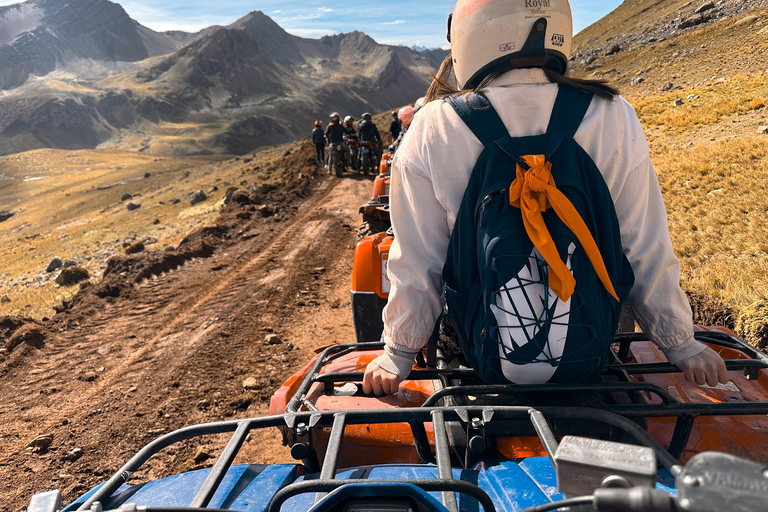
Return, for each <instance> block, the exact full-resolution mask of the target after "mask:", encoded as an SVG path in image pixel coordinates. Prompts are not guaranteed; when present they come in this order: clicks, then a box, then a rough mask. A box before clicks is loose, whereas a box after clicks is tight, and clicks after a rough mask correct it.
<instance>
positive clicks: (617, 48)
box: [605, 43, 621, 57]
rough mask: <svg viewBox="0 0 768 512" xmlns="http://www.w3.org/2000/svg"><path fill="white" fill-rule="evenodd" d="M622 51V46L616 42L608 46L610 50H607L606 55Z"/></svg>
mask: <svg viewBox="0 0 768 512" xmlns="http://www.w3.org/2000/svg"><path fill="white" fill-rule="evenodd" d="M620 51H621V46H620V45H619V44H617V43H614V44H612V45H611V46H610V47H608V50H606V52H605V55H606V57H607V56H609V55H615V54H617V53H619V52H620Z"/></svg>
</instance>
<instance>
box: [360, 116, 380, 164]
mask: <svg viewBox="0 0 768 512" xmlns="http://www.w3.org/2000/svg"><path fill="white" fill-rule="evenodd" d="M357 136H358V138H359V139H360V142H368V143H370V144H371V146H372V149H373V153H374V155H375V157H376V158H375V160H374V162H373V165H372V166H371V168H372V169H378V168H379V161H380V160H381V144H382V140H381V135H380V134H379V129H378V128H377V127H376V125H375V124H374V123H373V118H372V117H371V114H369V113H368V112H366V113H364V114H363V120H362V121H361V122H360V125H359V126H358V130H357Z"/></svg>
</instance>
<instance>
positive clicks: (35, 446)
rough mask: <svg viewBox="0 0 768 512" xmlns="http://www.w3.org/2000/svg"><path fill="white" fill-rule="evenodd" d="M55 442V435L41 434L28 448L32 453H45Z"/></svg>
mask: <svg viewBox="0 0 768 512" xmlns="http://www.w3.org/2000/svg"><path fill="white" fill-rule="evenodd" d="M51 443H53V436H52V435H51V434H40V435H39V436H37V437H36V438H34V439H33V440H32V441H30V442H29V444H28V445H27V450H28V451H30V452H32V453H45V452H47V451H48V448H50V447H51Z"/></svg>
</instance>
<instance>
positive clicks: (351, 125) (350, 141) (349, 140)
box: [344, 116, 358, 170]
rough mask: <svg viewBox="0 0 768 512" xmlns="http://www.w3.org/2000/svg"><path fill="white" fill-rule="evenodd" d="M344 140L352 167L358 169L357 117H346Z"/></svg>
mask: <svg viewBox="0 0 768 512" xmlns="http://www.w3.org/2000/svg"><path fill="white" fill-rule="evenodd" d="M344 141H345V142H346V146H347V156H348V160H349V163H350V166H351V167H352V169H354V170H357V150H358V147H357V132H356V131H355V118H354V117H352V116H347V117H345V118H344Z"/></svg>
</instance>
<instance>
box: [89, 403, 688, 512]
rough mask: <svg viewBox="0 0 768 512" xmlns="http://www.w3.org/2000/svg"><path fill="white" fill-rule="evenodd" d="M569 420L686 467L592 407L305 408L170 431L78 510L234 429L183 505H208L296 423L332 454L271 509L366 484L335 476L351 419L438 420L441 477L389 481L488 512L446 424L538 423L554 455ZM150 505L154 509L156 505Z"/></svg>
mask: <svg viewBox="0 0 768 512" xmlns="http://www.w3.org/2000/svg"><path fill="white" fill-rule="evenodd" d="M569 418H589V419H592V420H598V421H602V422H605V423H607V424H609V425H612V426H614V427H617V428H620V429H622V430H623V431H624V432H626V433H627V434H629V435H630V436H632V437H633V438H634V439H635V441H636V442H637V443H638V444H640V445H643V446H647V447H650V448H652V449H653V450H654V451H655V452H656V454H657V458H658V460H659V462H660V463H661V464H662V465H663V466H664V467H666V468H667V469H669V470H670V472H672V474H676V473H677V472H678V471H679V466H677V462H676V461H675V459H674V458H673V457H672V456H671V455H670V454H669V453H668V452H667V451H666V450H665V449H664V448H663V447H662V446H661V445H659V444H658V443H657V442H656V441H655V440H654V439H653V438H652V437H651V436H650V435H648V433H647V432H645V430H643V429H642V428H641V427H640V426H638V425H637V424H636V423H633V422H632V421H630V420H628V419H626V418H623V417H621V416H619V415H617V414H614V413H610V412H605V411H599V410H594V409H589V408H577V407H568V408H561V407H543V408H540V409H534V408H531V407H524V406H519V407H513V406H504V407H455V408H444V407H419V408H410V409H369V410H355V411H324V412H300V413H291V414H282V415H276V416H267V417H263V418H251V419H244V420H233V421H226V422H218V423H208V424H202V425H196V426H192V427H187V428H183V429H180V430H177V431H175V432H171V433H169V434H166V435H164V436H162V437H160V438H158V439H156V440H155V441H153V442H152V443H150V444H148V445H147V446H145V447H144V448H143V449H142V450H141V451H139V452H138V453H137V454H136V455H135V456H134V457H133V458H132V459H131V460H130V461H128V463H127V464H125V465H124V466H123V467H122V468H121V469H120V470H119V471H118V472H117V473H115V475H113V476H112V477H111V478H110V479H109V480H108V481H107V482H106V483H105V484H104V485H103V486H102V487H101V488H99V490H98V491H97V492H96V493H94V494H93V496H91V497H90V498H89V499H88V500H86V501H85V502H83V503H82V504H81V505H80V507H79V508H78V510H81V511H87V510H91V506H92V505H93V504H94V503H96V502H99V503H101V502H105V501H106V500H107V499H108V498H109V497H110V496H112V494H113V493H114V492H115V491H116V490H117V489H118V488H119V487H120V486H121V485H123V484H124V483H126V482H127V481H128V479H129V478H130V477H131V475H133V474H134V473H135V472H136V471H138V470H139V469H140V468H141V466H142V465H143V464H144V463H145V462H146V461H147V460H148V459H149V458H150V457H152V456H153V455H155V454H156V453H158V452H159V451H161V450H163V449H164V448H167V447H168V446H170V445H172V444H175V443H179V442H182V441H186V440H189V439H192V438H195V437H199V436H203V435H210V434H223V433H229V432H231V433H233V434H232V436H231V438H230V440H229V442H228V443H227V445H226V447H225V448H224V450H223V451H222V453H221V454H220V455H219V457H218V459H217V460H216V462H215V463H214V465H213V467H212V468H211V470H210V473H209V474H208V476H207V478H206V480H205V482H203V484H202V486H201V487H200V489H199V490H198V491H197V493H196V495H195V497H194V499H193V500H192V502H191V503H190V504H189V506H188V507H186V508H183V509H177V510H197V509H203V508H205V507H207V506H208V504H209V503H210V501H211V499H212V498H213V496H214V494H215V493H216V490H217V489H218V487H219V485H221V482H222V481H223V479H224V476H225V475H226V473H227V471H228V470H229V468H230V467H231V466H232V463H233V461H234V459H235V457H236V456H237V453H238V452H239V450H240V448H241V447H242V445H243V443H244V441H245V438H246V436H247V435H248V433H249V432H250V431H252V430H255V429H262V428H270V427H278V428H289V429H303V428H308V429H314V428H328V427H330V429H331V431H330V436H329V441H328V447H327V449H326V452H325V457H324V461H323V464H322V467H321V469H320V474H319V477H318V478H316V479H312V480H305V481H302V482H297V483H292V484H290V485H287V486H285V487H283V488H282V489H281V490H280V491H279V492H278V493H277V494H276V495H275V496H274V498H273V500H272V503H271V504H270V507H269V511H270V512H277V511H279V510H280V507H281V506H282V505H283V504H284V503H285V502H286V501H287V500H288V499H290V498H291V497H293V496H297V495H299V494H303V493H325V492H330V491H333V490H334V489H338V488H339V487H341V486H343V485H346V484H350V483H356V482H357V483H360V481H359V480H337V479H335V475H336V471H337V469H338V468H337V461H338V460H339V453H340V451H341V449H342V446H343V439H344V431H345V429H346V427H347V426H348V425H363V424H365V425H368V424H377V423H378V424H384V423H407V424H409V425H410V426H411V429H412V432H413V435H414V439H416V438H417V437H419V436H421V435H425V434H424V425H425V424H426V423H430V424H432V428H433V431H434V444H435V451H434V455H432V452H431V450H430V448H429V445H428V444H427V445H426V446H427V447H426V449H427V450H429V455H426V457H427V458H429V459H432V460H433V462H434V463H435V465H436V466H437V472H438V478H436V479H403V480H387V482H390V483H391V482H397V483H405V484H413V485H416V486H418V487H420V488H421V489H423V490H425V491H428V492H433V491H434V492H441V496H442V503H443V505H444V506H445V507H446V508H447V509H448V510H449V511H451V512H457V511H458V505H457V500H456V493H460V494H465V495H468V496H471V497H472V498H474V499H476V500H477V502H478V503H479V504H480V505H481V506H482V507H483V509H484V510H485V511H486V512H494V511H495V507H494V505H493V502H492V501H491V499H490V497H489V496H488V495H487V494H486V493H485V492H484V491H483V490H482V489H480V487H478V486H477V485H474V484H472V483H469V482H466V481H462V480H456V479H454V478H453V472H452V464H451V455H450V446H449V442H448V435H447V429H446V424H447V423H449V422H460V423H463V424H468V423H470V422H472V421H477V420H478V419H480V421H482V422H483V423H485V424H491V423H493V422H496V421H510V420H517V421H528V422H530V424H531V425H532V427H533V428H534V429H535V431H536V433H537V435H538V437H539V439H540V440H541V442H542V444H543V446H544V447H545V449H546V451H547V454H548V455H549V456H550V458H552V457H553V456H554V453H555V451H556V450H557V440H556V438H555V435H554V433H553V431H552V429H551V428H550V426H549V421H551V420H558V419H569ZM364 482H366V483H375V482H379V481H377V480H365V481H364ZM147 510H152V509H151V507H150V508H148V509H147Z"/></svg>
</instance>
